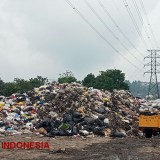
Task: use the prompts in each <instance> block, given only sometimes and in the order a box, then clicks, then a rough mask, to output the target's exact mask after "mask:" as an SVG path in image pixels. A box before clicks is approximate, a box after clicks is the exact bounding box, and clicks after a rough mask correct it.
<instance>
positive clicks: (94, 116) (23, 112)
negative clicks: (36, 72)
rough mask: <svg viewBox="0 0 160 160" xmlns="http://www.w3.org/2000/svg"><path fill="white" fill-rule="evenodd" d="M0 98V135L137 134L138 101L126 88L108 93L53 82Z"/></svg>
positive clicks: (74, 84) (123, 135)
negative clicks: (28, 133)
mask: <svg viewBox="0 0 160 160" xmlns="http://www.w3.org/2000/svg"><path fill="white" fill-rule="evenodd" d="M0 99H1V102H0V133H1V134H6V133H8V132H10V133H12V134H22V133H25V132H34V133H40V134H44V135H46V136H51V137H52V136H72V135H82V136H93V135H104V136H115V137H125V136H136V135H138V125H137V122H138V109H139V105H140V103H139V100H137V99H135V97H133V96H132V95H131V94H130V93H129V92H128V91H124V90H120V91H117V90H114V91H113V92H112V93H110V92H108V91H101V90H98V89H93V88H86V87H83V86H82V85H81V84H78V83H71V84H56V83H55V84H52V85H46V86H41V87H39V88H35V89H34V90H32V91H30V92H28V93H27V94H13V95H12V96H10V97H8V98H6V97H0Z"/></svg>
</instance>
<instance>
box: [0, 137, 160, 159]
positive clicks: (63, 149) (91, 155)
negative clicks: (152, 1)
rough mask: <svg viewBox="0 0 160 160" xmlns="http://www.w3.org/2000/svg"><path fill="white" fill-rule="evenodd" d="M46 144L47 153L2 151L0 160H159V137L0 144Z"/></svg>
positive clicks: (3, 138) (23, 139)
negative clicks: (48, 146) (47, 145)
mask: <svg viewBox="0 0 160 160" xmlns="http://www.w3.org/2000/svg"><path fill="white" fill-rule="evenodd" d="M4 141H5V142H6V141H12V142H13V141H16V142H27V141H29V142H33V141H40V142H42V141H43V142H49V145H50V149H49V150H35V149H34V150H24V149H21V150H17V149H14V150H13V149H2V146H1V147H0V160H63V159H64V160H160V138H158V137H157V138H151V139H146V138H115V139H114V138H105V137H94V138H93V137H91V138H82V137H58V138H48V137H39V136H26V135H24V136H23V135H21V136H7V137H0V145H1V144H2V142H4Z"/></svg>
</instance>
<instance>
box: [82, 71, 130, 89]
mask: <svg viewBox="0 0 160 160" xmlns="http://www.w3.org/2000/svg"><path fill="white" fill-rule="evenodd" d="M124 80H125V74H124V73H122V71H120V70H117V69H110V70H106V71H100V74H99V75H98V76H97V77H96V78H95V77H94V75H93V74H89V75H87V77H85V78H84V80H83V84H84V85H86V86H92V87H94V88H97V89H105V90H108V91H113V90H114V89H118V90H119V89H124V90H128V89H129V86H128V84H127V83H125V82H124Z"/></svg>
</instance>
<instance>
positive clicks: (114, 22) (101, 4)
mask: <svg viewBox="0 0 160 160" xmlns="http://www.w3.org/2000/svg"><path fill="white" fill-rule="evenodd" d="M97 1H98V3H99V4H100V6H101V7H102V9H103V11H104V12H105V13H106V14H107V16H108V17H109V18H110V19H111V21H112V23H113V24H114V25H115V26H116V27H117V29H118V30H119V32H120V33H121V34H122V35H123V37H124V38H125V39H126V40H127V41H128V43H129V44H130V45H131V46H132V47H133V48H134V49H135V50H136V51H137V52H138V53H139V54H141V55H142V56H143V53H141V52H140V51H138V50H137V48H136V47H135V46H134V44H133V43H132V42H131V41H130V40H129V38H128V37H127V36H126V35H125V33H124V32H123V31H122V29H121V28H120V27H119V25H118V24H117V23H116V21H115V20H114V19H113V18H112V16H111V14H110V13H109V12H108V10H107V9H106V8H105V6H104V5H103V3H102V2H101V1H100V0H97Z"/></svg>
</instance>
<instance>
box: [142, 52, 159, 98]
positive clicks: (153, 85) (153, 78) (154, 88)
mask: <svg viewBox="0 0 160 160" xmlns="http://www.w3.org/2000/svg"><path fill="white" fill-rule="evenodd" d="M159 51H160V50H148V52H150V55H148V56H147V57H145V58H149V59H151V61H150V62H149V63H147V64H145V65H144V66H151V69H150V70H149V71H147V72H145V73H150V74H151V75H150V82H149V88H148V96H149V95H153V96H156V98H160V94H159V87H158V80H157V74H158V73H160V71H158V70H157V66H160V63H159V62H157V59H158V58H160V55H158V54H157V52H159Z"/></svg>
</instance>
